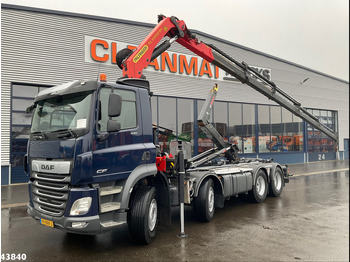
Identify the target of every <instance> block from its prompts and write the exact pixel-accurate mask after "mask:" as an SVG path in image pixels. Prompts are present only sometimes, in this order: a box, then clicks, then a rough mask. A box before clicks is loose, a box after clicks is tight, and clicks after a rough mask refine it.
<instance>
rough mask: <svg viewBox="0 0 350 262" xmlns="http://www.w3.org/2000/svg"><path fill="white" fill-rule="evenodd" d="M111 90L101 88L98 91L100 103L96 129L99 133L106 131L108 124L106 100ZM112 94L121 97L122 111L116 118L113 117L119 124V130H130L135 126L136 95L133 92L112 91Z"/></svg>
mask: <svg viewBox="0 0 350 262" xmlns="http://www.w3.org/2000/svg"><path fill="white" fill-rule="evenodd" d="M110 93H111V88H102V89H101V91H100V102H101V119H100V120H99V121H98V128H99V130H100V131H102V132H105V131H107V122H108V119H109V117H108V100H109V94H110ZM114 93H116V94H118V95H120V96H121V97H122V110H121V114H120V116H118V117H113V118H112V119H113V120H117V121H118V122H119V123H120V128H121V129H130V128H135V127H136V126H137V114H136V94H135V92H134V91H130V90H122V89H114Z"/></svg>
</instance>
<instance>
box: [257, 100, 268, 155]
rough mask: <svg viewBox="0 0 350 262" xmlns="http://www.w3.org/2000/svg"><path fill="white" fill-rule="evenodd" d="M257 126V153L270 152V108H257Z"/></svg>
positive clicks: (261, 106)
mask: <svg viewBox="0 0 350 262" xmlns="http://www.w3.org/2000/svg"><path fill="white" fill-rule="evenodd" d="M258 124H259V128H258V130H259V152H260V153H264V152H270V150H269V149H270V147H271V146H270V144H271V141H270V140H271V129H270V108H269V106H263V105H259V106H258Z"/></svg>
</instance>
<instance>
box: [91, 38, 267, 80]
mask: <svg viewBox="0 0 350 262" xmlns="http://www.w3.org/2000/svg"><path fill="white" fill-rule="evenodd" d="M136 47H137V46H136V45H133V44H129V43H123V42H119V41H112V40H107V39H102V38H96V37H92V36H85V62H89V63H104V64H107V65H111V66H116V65H117V61H116V55H117V52H118V51H120V50H122V49H124V48H129V49H135V48H136ZM141 51H142V50H141ZM141 51H140V52H141ZM251 67H252V68H254V69H255V70H256V71H257V72H259V73H260V74H262V75H263V76H265V77H266V78H267V79H269V80H271V69H268V68H262V67H257V66H251ZM145 70H146V71H153V72H163V73H168V74H175V75H183V76H189V77H198V78H205V79H213V80H222V81H239V80H237V79H236V78H234V77H232V76H231V75H229V74H227V73H226V72H225V71H224V70H222V69H220V68H218V67H217V66H215V65H213V64H211V63H209V62H208V61H206V60H205V59H203V58H201V57H198V56H195V55H185V54H181V53H176V52H169V51H167V52H164V53H162V54H161V55H160V56H158V57H157V58H156V59H154V60H153V61H152V62H151V63H149V65H148V67H147V68H146V69H145Z"/></svg>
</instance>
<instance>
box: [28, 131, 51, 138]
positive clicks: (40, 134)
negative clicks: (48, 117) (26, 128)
mask: <svg viewBox="0 0 350 262" xmlns="http://www.w3.org/2000/svg"><path fill="white" fill-rule="evenodd" d="M30 134H31V135H33V138H34V139H35V140H44V139H47V136H46V135H45V134H44V133H43V132H41V131H36V132H33V133H30Z"/></svg>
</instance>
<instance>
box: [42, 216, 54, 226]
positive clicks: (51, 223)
mask: <svg viewBox="0 0 350 262" xmlns="http://www.w3.org/2000/svg"><path fill="white" fill-rule="evenodd" d="M40 223H41V224H42V225H44V226H48V227H53V221H50V220H46V219H43V218H41V219H40Z"/></svg>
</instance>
